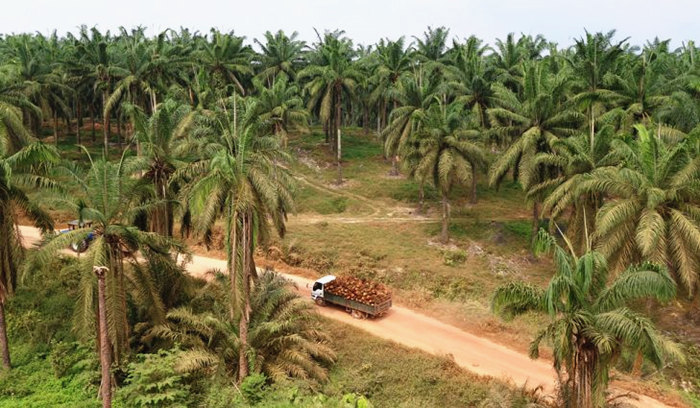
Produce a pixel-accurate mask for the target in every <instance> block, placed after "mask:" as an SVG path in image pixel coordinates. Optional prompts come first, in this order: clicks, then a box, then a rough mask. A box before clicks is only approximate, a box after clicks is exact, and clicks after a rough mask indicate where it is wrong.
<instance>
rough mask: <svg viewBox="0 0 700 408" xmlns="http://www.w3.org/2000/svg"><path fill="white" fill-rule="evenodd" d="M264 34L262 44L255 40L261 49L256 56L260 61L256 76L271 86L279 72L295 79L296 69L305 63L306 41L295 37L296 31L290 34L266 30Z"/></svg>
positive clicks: (297, 34)
mask: <svg viewBox="0 0 700 408" xmlns="http://www.w3.org/2000/svg"><path fill="white" fill-rule="evenodd" d="M264 35H265V43H264V44H263V43H262V42H261V41H258V40H257V39H256V40H255V43H256V44H258V46H259V47H260V50H261V51H262V53H260V54H258V55H257V56H256V58H257V59H258V61H259V63H260V72H259V73H258V75H257V76H258V78H260V79H261V80H263V81H265V83H266V84H267V86H268V87H271V86H272V83H273V81H274V79H275V78H276V77H277V76H278V75H280V74H285V75H286V76H287V77H288V78H290V79H291V80H294V79H296V73H297V71H298V70H299V69H302V68H303V67H304V65H305V64H306V60H305V58H304V49H305V48H306V42H304V41H302V40H298V39H297V37H298V36H299V33H297V32H296V31H294V32H293V33H292V35H290V36H288V35H287V34H285V33H284V31H282V30H279V31H277V32H276V33H275V34H272V33H271V32H269V31H266V32H265V34H264Z"/></svg>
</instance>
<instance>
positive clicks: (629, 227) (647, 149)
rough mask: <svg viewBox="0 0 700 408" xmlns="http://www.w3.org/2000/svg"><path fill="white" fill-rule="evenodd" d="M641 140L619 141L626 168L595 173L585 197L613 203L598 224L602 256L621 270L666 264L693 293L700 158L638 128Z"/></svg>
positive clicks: (699, 248)
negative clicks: (604, 198) (638, 264)
mask: <svg viewBox="0 0 700 408" xmlns="http://www.w3.org/2000/svg"><path fill="white" fill-rule="evenodd" d="M635 129H636V130H637V136H638V137H637V139H636V140H632V141H629V142H627V143H625V142H622V141H617V142H616V143H615V144H614V145H613V148H614V151H615V154H616V155H617V156H618V157H619V159H620V160H621V163H622V165H620V166H616V167H603V168H599V169H596V170H594V171H593V172H591V174H590V176H588V177H586V179H585V180H584V181H583V183H582V185H581V186H580V187H579V188H580V189H581V191H585V192H595V193H598V194H605V195H606V196H607V197H609V199H608V200H607V201H606V203H605V204H604V205H603V207H602V208H601V209H600V211H599V213H598V216H597V218H596V232H595V236H594V237H595V240H596V243H597V250H599V251H600V252H601V253H602V254H604V255H605V256H606V257H608V259H610V260H611V262H612V264H613V265H615V266H618V267H620V266H623V265H627V264H629V263H632V262H639V261H640V260H652V261H654V262H658V263H662V264H666V265H668V266H669V268H670V269H672V270H673V271H674V272H676V273H677V275H678V279H679V280H680V281H681V282H682V283H683V285H684V286H685V287H686V289H687V290H688V291H689V292H690V293H692V292H693V291H694V290H695V288H696V286H697V283H698V273H697V271H698V270H699V268H700V258H699V257H698V255H699V254H700V205H698V202H700V201H699V200H700V186H698V183H697V180H698V178H700V157H698V156H697V155H692V154H689V152H688V148H689V146H687V144H686V143H680V144H670V143H666V142H664V140H663V139H659V138H657V137H654V136H652V134H651V133H650V132H649V131H648V130H647V129H646V128H645V127H644V126H642V125H637V126H635Z"/></svg>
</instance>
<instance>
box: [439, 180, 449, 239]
mask: <svg viewBox="0 0 700 408" xmlns="http://www.w3.org/2000/svg"><path fill="white" fill-rule="evenodd" d="M449 223H450V203H449V201H448V200H447V194H445V192H443V193H442V231H441V233H440V241H441V242H442V243H443V244H446V243H447V242H449V240H450V236H449V232H448V227H449Z"/></svg>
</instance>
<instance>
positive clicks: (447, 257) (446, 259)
mask: <svg viewBox="0 0 700 408" xmlns="http://www.w3.org/2000/svg"><path fill="white" fill-rule="evenodd" d="M466 260H467V251H465V250H462V249H455V250H445V251H442V263H444V264H445V265H447V266H456V265H459V264H463V263H464V262H465V261H466Z"/></svg>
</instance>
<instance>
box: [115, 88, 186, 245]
mask: <svg viewBox="0 0 700 408" xmlns="http://www.w3.org/2000/svg"><path fill="white" fill-rule="evenodd" d="M127 111H128V112H129V113H130V115H131V117H132V120H133V123H134V138H135V139H136V140H137V141H138V143H139V144H140V148H141V150H142V156H141V157H140V158H139V161H140V162H141V163H142V166H143V168H144V169H145V172H144V173H143V179H144V180H145V181H146V182H147V183H148V184H150V186H151V187H152V192H153V199H154V200H155V203H154V204H155V206H154V207H153V208H152V209H151V210H150V212H149V214H148V215H147V218H148V220H149V223H150V230H151V231H153V232H156V233H158V234H160V235H163V236H166V237H171V236H172V235H173V226H174V225H173V224H174V215H175V214H174V212H175V205H174V202H175V199H176V196H177V187H178V186H177V185H176V183H171V179H172V176H173V174H174V173H175V171H176V170H177V169H178V168H179V167H182V166H183V165H184V164H185V163H186V161H187V159H188V156H191V155H190V154H189V152H188V150H187V146H185V143H184V139H185V136H186V132H187V131H188V130H189V129H190V127H191V126H192V124H193V121H194V115H193V113H192V111H191V109H190V107H189V106H188V105H182V104H179V103H177V102H175V101H173V100H166V101H165V102H164V103H162V104H161V107H160V109H158V110H156V111H155V112H153V114H152V115H151V116H150V117H147V116H146V114H145V112H143V110H141V109H140V108H139V107H137V106H131V105H127ZM190 159H194V158H193V157H190Z"/></svg>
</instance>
